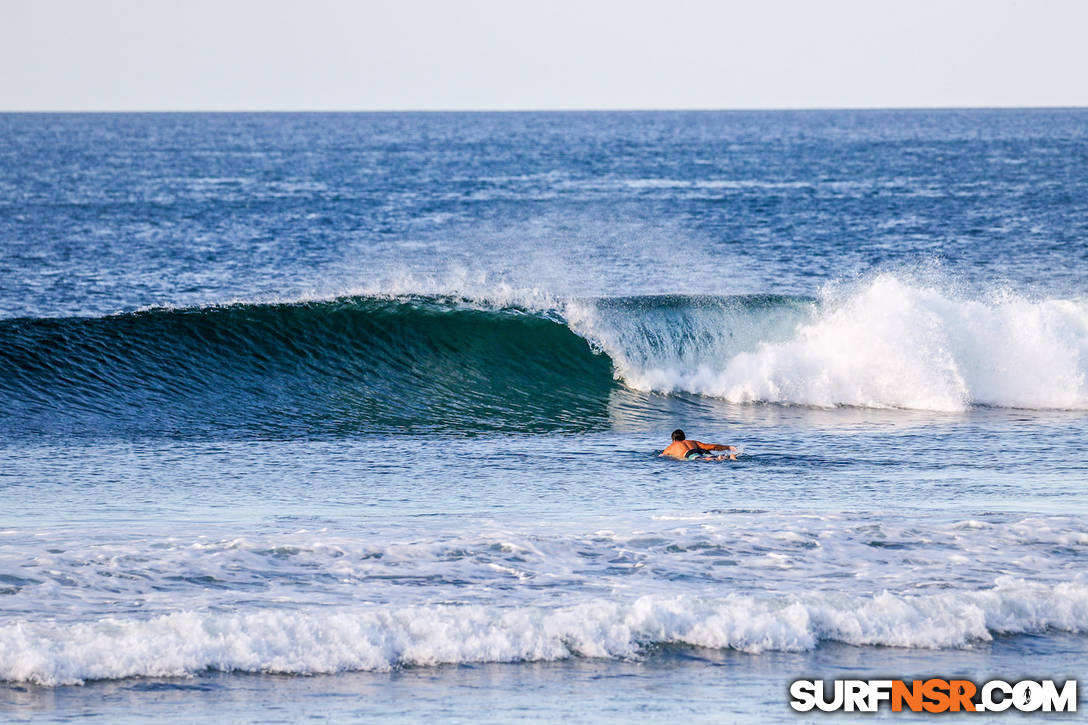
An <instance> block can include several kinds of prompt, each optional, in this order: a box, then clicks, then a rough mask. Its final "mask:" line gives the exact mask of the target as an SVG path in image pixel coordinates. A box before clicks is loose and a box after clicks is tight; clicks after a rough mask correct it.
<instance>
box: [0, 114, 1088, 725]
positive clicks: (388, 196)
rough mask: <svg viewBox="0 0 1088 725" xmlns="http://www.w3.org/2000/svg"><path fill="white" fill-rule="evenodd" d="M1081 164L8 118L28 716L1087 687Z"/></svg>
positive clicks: (639, 715)
mask: <svg viewBox="0 0 1088 725" xmlns="http://www.w3.org/2000/svg"><path fill="white" fill-rule="evenodd" d="M1085 120H1086V119H1085V115H1084V112H1083V111H1077V110H1034V111H948V112H936V111H933V112H930V111H894V112H892V111H888V112H803V113H802V112H775V113H616V114H579V113H571V114H546V113H545V114H537V113H529V114H427V115H424V116H418V115H412V114H328V115H324V114H297V115H293V114H207V115H204V114H181V115H170V114H164V115H140V114H119V115H108V114H106V115H93V116H92V115H79V114H67V115H48V114H47V115H42V116H34V115H25V116H12V115H0V139H2V140H4V141H6V142H7V143H6V144H4V148H7V149H9V151H7V152H5V154H0V239H2V240H3V244H0V270H2V273H0V503H2V504H3V505H2V506H0V717H2V718H5V719H12V720H17V721H27V722H71V721H74V720H81V721H85V722H103V723H107V722H108V723H115V722H122V723H123V722H138V721H139V720H140V719H141V718H144V719H147V718H163V719H169V718H171V717H173V718H179V717H180V718H181V719H191V720H199V721H204V722H223V723H227V722H231V723H233V722H257V721H265V720H268V719H276V718H279V719H286V720H291V721H294V720H300V719H305V718H309V717H313V716H322V717H328V718H330V719H332V720H335V721H359V720H374V719H380V720H388V721H413V720H419V719H424V718H427V719H439V720H453V721H469V720H471V721H480V722H484V721H501V722H507V721H512V720H517V719H519V718H525V717H526V713H531V714H532V716H533V717H534V718H535V719H545V720H558V719H564V718H566V719H574V720H591V721H602V722H603V721H615V720H623V721H639V720H655V721H657V720H661V719H668V718H676V717H686V718H688V719H691V720H692V721H695V722H720V721H721V720H722V717H723V713H727V714H728V715H729V716H730V717H732V718H733V719H734V720H737V721H741V722H774V721H783V722H794V721H795V716H794V714H793V713H792V711H790V710H789V708H788V705H787V703H786V698H785V693H786V692H787V691H788V684H789V682H790V681H792V680H793V679H796V678H798V677H811V676H814V675H815V676H822V677H825V678H834V677H837V676H849V677H858V676H861V677H892V676H894V677H901V678H904V679H910V678H912V677H915V676H917V677H922V676H925V677H929V676H934V675H949V676H952V675H955V676H962V677H966V678H970V679H974V680H982V679H989V678H990V677H1002V678H1003V679H1007V680H1010V681H1011V680H1015V679H1018V678H1020V677H1034V678H1038V677H1043V676H1046V677H1054V678H1057V679H1064V678H1066V677H1069V678H1079V679H1081V680H1084V679H1085V677H1084V671H1083V670H1084V661H1085V658H1084V653H1085V651H1086V648H1088V575H1086V572H1088V567H1086V563H1088V487H1086V486H1085V483H1086V482H1088V454H1086V453H1085V448H1084V444H1083V442H1084V440H1085V437H1086V435H1088V276H1086V271H1088V245H1086V244H1085V241H1084V240H1085V239H1088V223H1086V221H1085V220H1086V219H1088V206H1086V204H1088V201H1086V200H1088V175H1086V173H1085V168H1086V167H1085V166H1084V164H1083V163H1081V161H1082V159H1083V152H1084V148H1085V144H1086V143H1088V136H1086V134H1085V129H1086V128H1088V124H1085ZM676 428H683V429H684V430H685V431H687V433H688V435H689V436H690V437H692V438H695V439H697V440H701V441H704V442H708V443H710V442H713V443H723V444H731V445H735V446H737V447H738V448H739V449H740V455H739V456H738V460H737V461H735V462H721V463H692V462H682V461H673V460H667V459H662V458H661V457H659V455H658V453H659V452H660V451H661V450H662V449H663V448H664V447H665V445H666V444H667V443H668V441H669V436H670V433H671V432H672V431H673V430H674V429H676ZM1081 699H1082V700H1083V694H1082V698H1081Z"/></svg>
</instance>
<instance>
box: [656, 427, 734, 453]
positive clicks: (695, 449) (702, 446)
mask: <svg viewBox="0 0 1088 725" xmlns="http://www.w3.org/2000/svg"><path fill="white" fill-rule="evenodd" d="M736 450H737V448H736V446H723V445H721V444H720V443H700V442H699V441H691V440H688V439H687V437H686V436H685V435H684V431H682V430H680V429H679V428H677V429H676V430H674V431H673V432H672V443H670V444H669V447H668V448H666V449H665V450H663V451H661V455H663V456H667V457H669V458H678V459H680V460H681V461H726V460H729V461H735V460H737V454H736V453H735V452H734V453H726V454H725V455H721V456H712V455H710V454H711V453H713V452H714V451H736Z"/></svg>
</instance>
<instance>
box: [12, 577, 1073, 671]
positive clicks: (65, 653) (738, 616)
mask: <svg viewBox="0 0 1088 725" xmlns="http://www.w3.org/2000/svg"><path fill="white" fill-rule="evenodd" d="M1046 630H1060V631H1066V632H1072V633H1085V632H1088V586H1084V585H1082V584H1072V583H1063V584H1059V585H1057V586H1053V587H1050V586H1044V585H1039V584H1032V583H1030V582H1025V581H1023V580H1013V579H1008V578H1003V579H999V580H998V582H997V586H995V587H994V588H993V589H990V590H984V591H971V592H958V593H951V592H949V593H942V594H932V595H918V596H897V595H893V594H889V593H884V594H880V595H877V596H873V597H848V596H836V595H830V594H823V595H815V594H810V595H805V596H796V597H781V596H780V597H774V598H770V597H755V596H726V597H721V598H716V599H707V598H694V597H685V596H679V597H661V596H643V597H641V598H638V599H636V600H633V601H629V602H617V601H608V600H593V601H589V602H585V603H581V604H576V605H571V606H566V607H558V608H545V607H532V606H522V607H509V608H502V607H492V606H483V605H461V606H458V605H438V606H409V607H399V608H388V609H387V608H361V609H353V610H340V611H331V612H330V611H327V610H311V611H304V612H299V611H283V610H258V611H250V612H245V613H239V614H209V613H196V612H185V613H175V614H169V615H164V616H160V617H156V618H154V619H150V620H142V621H141V620H119V619H104V620H100V621H97V622H93V623H80V624H67V625H62V624H46V623H29V622H19V623H13V624H7V625H4V626H2V627H0V679H3V680H6V681H11V682H33V683H37V684H40V685H48V686H55V685H62V684H80V683H83V682H84V681H86V680H96V679H121V678H127V677H166V676H186V675H192V674H194V673H197V672H200V671H204V670H216V671H225V672H230V671H241V672H270V673H284V674H319V673H332V672H342V671H349V670H358V671H385V670H390V669H394V668H398V667H406V666H430V665H440V664H457V663H477V662H535V661H552V660H561V659H567V658H571V657H599V658H625V657H637V656H639V655H640V654H642V653H643V652H644V651H645V649H646V648H647V647H652V646H654V645H663V644H683V645H690V646H696V647H708V648H715V649H735V650H740V651H743V652H750V653H759V652H763V651H767V650H785V651H801V650H809V649H812V648H814V647H818V646H819V644H820V643H821V642H826V641H835V642H843V643H847V644H853V645H879V646H893V647H912V648H947V647H962V646H965V645H968V644H970V643H971V642H975V641H987V640H990V639H991V638H992V637H993V636H994V635H997V634H1020V633H1030V632H1042V631H1046Z"/></svg>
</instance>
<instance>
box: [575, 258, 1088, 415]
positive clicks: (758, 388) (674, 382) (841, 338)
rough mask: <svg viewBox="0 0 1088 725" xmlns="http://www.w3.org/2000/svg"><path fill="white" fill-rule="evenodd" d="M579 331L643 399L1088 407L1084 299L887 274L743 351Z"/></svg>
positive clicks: (615, 328)
mask: <svg viewBox="0 0 1088 725" xmlns="http://www.w3.org/2000/svg"><path fill="white" fill-rule="evenodd" d="M572 324H573V326H574V328H575V329H576V330H578V331H579V332H580V333H581V334H583V335H585V336H586V337H587V338H588V339H590V340H591V341H592V342H594V344H596V345H597V346H599V347H600V348H601V349H603V350H604V351H605V352H607V353H608V354H609V355H610V356H611V357H612V358H613V360H614V361H615V362H616V366H617V374H618V376H619V377H620V378H621V379H622V380H623V381H624V382H625V383H626V384H627V385H629V386H631V387H632V388H635V389H638V390H644V391H654V392H661V393H672V392H689V393H696V394H702V395H707V396H713V397H717V398H723V399H725V400H729V401H732V402H738V403H748V402H756V401H760V402H775V403H790V404H799V405H812V406H825V407H833V406H840V405H850V406H865V407H875V408H914V409H922V410H936V411H960V410H964V409H965V408H967V407H969V406H972V405H989V406H999V407H1011V408H1035V409H1076V410H1080V409H1088V302H1086V301H1083V300H1060V299H1049V300H1033V299H1029V298H1026V297H1023V296H1018V295H1015V294H1012V293H1008V292H1001V291H999V292H994V293H992V294H990V295H987V296H985V297H983V298H978V299H971V298H966V297H962V296H958V295H956V294H954V293H952V292H950V291H947V290H945V289H942V288H940V287H938V286H936V285H933V284H924V283H912V282H910V281H905V280H903V279H901V278H900V277H898V276H896V275H893V274H882V275H878V276H876V277H874V278H872V279H871V280H869V281H867V282H866V283H864V284H861V285H860V286H857V287H855V288H854V289H852V290H850V291H849V292H848V293H845V294H844V293H841V292H833V291H828V292H826V293H825V294H824V296H823V299H822V301H821V305H820V309H819V311H818V312H816V313H815V314H814V315H813V316H812V317H811V319H803V320H800V321H797V322H795V323H794V327H793V329H792V331H791V332H790V334H788V335H786V336H784V338H783V339H775V338H776V336H778V337H782V336H781V335H780V332H779V333H776V334H775V335H771V336H770V338H771V339H767V337H765V338H764V339H763V340H761V341H759V342H758V343H756V344H755V345H752V344H746V345H741V346H740V348H739V349H738V348H737V345H736V344H734V345H733V347H732V349H729V348H727V347H726V346H724V345H723V344H722V340H726V341H727V342H728V341H730V340H732V338H736V337H738V335H739V337H740V338H742V339H744V338H746V337H751V335H750V333H749V332H748V331H745V330H740V331H739V332H738V331H735V330H720V329H708V330H706V331H705V333H704V335H703V337H704V338H705V339H706V340H707V344H706V346H705V348H704V349H702V350H700V351H695V352H694V353H693V351H692V350H690V349H683V348H677V347H676V346H674V345H658V346H655V347H652V348H649V347H645V346H644V347H639V346H637V345H635V346H633V345H631V344H630V343H629V340H630V337H631V336H630V335H629V334H628V335H625V334H624V330H623V329H622V325H623V324H627V323H623V322H619V323H618V322H617V321H616V320H615V319H611V318H607V317H605V316H602V315H601V314H599V313H595V314H585V313H583V314H576V315H575V316H574V319H573V323H572ZM662 334H664V335H667V334H669V333H668V331H663V332H662ZM764 334H765V335H766V333H764Z"/></svg>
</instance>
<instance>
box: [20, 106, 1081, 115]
mask: <svg viewBox="0 0 1088 725" xmlns="http://www.w3.org/2000/svg"><path fill="white" fill-rule="evenodd" d="M1086 109H1088V105H1079V106H1078V105H1072V106H1070V105H1025V106H1003V105H979V106H970V105H968V106H770V107H762V108H759V107H746V108H715V107H688V108H679V107H678V108H639V107H622V108H581V107H575V108H367V109H360V108H355V109H352V108H211V109H206V108H177V109H166V108H128V109H77V108H52V109H49V108H46V109H10V110H0V114H2V115H16V114H25V115H34V114H50V113H55V114H79V113H85V114H111V113H114V114H137V113H148V114H151V113H161V114H171V113H176V114H181V113H345V114H347V113H357V114H363V113H375V114H378V113H436V114H437V113H479V114H484V113H767V112H776V111H779V112H798V111H812V112H830V111H1018V110H1020V111H1031V110H1035V111H1076V110H1086Z"/></svg>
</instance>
